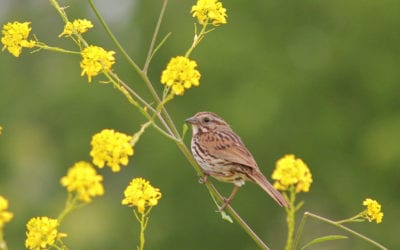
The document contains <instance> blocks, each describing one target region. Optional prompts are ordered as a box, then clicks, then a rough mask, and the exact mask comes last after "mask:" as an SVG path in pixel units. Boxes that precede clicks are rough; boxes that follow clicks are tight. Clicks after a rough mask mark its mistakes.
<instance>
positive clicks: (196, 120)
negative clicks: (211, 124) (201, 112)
mask: <svg viewBox="0 0 400 250" xmlns="http://www.w3.org/2000/svg"><path fill="white" fill-rule="evenodd" d="M198 121H199V120H198V119H197V118H196V117H190V118H188V119H186V120H185V122H187V123H189V124H197V123H198Z"/></svg>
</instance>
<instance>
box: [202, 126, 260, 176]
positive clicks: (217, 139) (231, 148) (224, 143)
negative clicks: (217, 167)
mask: <svg viewBox="0 0 400 250" xmlns="http://www.w3.org/2000/svg"><path fill="white" fill-rule="evenodd" d="M225 135H228V136H221V134H216V133H215V134H213V136H210V135H209V134H208V135H207V134H201V135H200V138H199V140H198V142H199V143H201V144H203V145H204V144H207V147H204V146H203V148H207V150H208V153H209V154H210V155H211V156H213V157H215V158H218V159H223V160H227V161H231V162H234V163H237V164H241V165H244V166H248V167H250V168H252V169H258V166H257V163H256V161H255V160H254V157H253V156H252V155H251V153H250V152H249V150H248V149H247V148H246V146H245V145H244V144H243V142H242V140H241V139H240V138H239V137H238V136H237V135H235V134H234V133H233V132H232V131H225Z"/></svg>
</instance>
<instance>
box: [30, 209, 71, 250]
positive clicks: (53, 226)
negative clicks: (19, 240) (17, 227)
mask: <svg viewBox="0 0 400 250" xmlns="http://www.w3.org/2000/svg"><path fill="white" fill-rule="evenodd" d="M58 226H59V223H58V221H57V220H55V219H50V218H48V217H36V218H32V219H30V220H29V222H28V223H27V224H26V227H27V232H26V241H25V246H26V248H28V249H34V250H38V249H44V248H48V247H50V246H53V245H55V242H56V239H59V238H61V237H65V236H66V235H65V234H63V233H58Z"/></svg>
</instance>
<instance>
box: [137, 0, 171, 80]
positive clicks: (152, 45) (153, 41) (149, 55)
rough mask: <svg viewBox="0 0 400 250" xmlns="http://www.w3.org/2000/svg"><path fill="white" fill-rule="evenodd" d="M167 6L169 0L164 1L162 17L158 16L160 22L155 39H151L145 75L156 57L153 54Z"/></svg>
mask: <svg viewBox="0 0 400 250" xmlns="http://www.w3.org/2000/svg"><path fill="white" fill-rule="evenodd" d="M167 5H168V0H164V1H163V5H162V7H161V12H160V15H159V16H158V21H157V25H156V28H155V30H154V33H153V38H152V39H151V43H150V47H149V51H148V52H147V57H146V62H145V63H144V67H143V73H145V74H147V70H148V69H149V65H150V61H151V59H152V57H153V55H154V54H153V51H154V45H155V43H156V40H157V35H158V33H159V30H160V27H161V23H162V19H163V17H164V13H165V10H166V8H167Z"/></svg>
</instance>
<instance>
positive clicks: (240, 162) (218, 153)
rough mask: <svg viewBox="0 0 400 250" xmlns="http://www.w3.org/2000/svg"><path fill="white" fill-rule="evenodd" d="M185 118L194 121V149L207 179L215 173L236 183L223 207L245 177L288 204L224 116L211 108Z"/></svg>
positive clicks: (282, 203) (223, 206)
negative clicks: (215, 112)
mask: <svg viewBox="0 0 400 250" xmlns="http://www.w3.org/2000/svg"><path fill="white" fill-rule="evenodd" d="M186 122H187V123H190V124H191V125H192V130H193V137H192V142H191V150H192V154H193V156H194V158H195V159H196V161H197V163H198V164H199V165H200V167H201V168H202V169H203V172H204V174H205V180H204V181H207V177H208V176H212V177H214V178H215V179H217V180H219V181H224V182H231V183H233V184H234V185H235V186H234V188H233V190H232V193H231V195H230V196H229V198H228V199H226V200H225V203H224V204H223V205H222V206H221V208H220V210H221V211H222V210H223V209H225V207H226V206H227V205H228V204H229V203H230V202H231V201H232V199H233V197H234V196H235V194H236V192H237V191H238V190H239V187H241V186H242V185H243V184H244V183H245V181H253V182H255V183H257V184H258V185H259V186H260V187H261V188H262V189H263V190H264V191H265V192H267V193H268V194H269V195H270V196H271V197H272V198H273V199H274V200H275V201H276V202H277V203H278V204H279V205H280V206H285V207H286V206H287V205H288V202H287V201H286V199H285V198H284V197H283V196H282V194H281V193H280V192H278V191H277V190H276V189H275V188H274V187H273V186H272V185H271V183H269V182H268V180H267V179H266V178H265V176H264V175H263V174H262V173H261V171H260V169H259V168H258V166H257V163H256V161H255V160H254V158H253V156H252V155H251V153H250V152H249V150H248V149H247V148H246V146H245V145H244V144H243V142H242V140H241V139H240V137H239V136H238V135H236V134H235V132H233V131H232V129H231V128H230V126H229V125H228V123H226V122H225V121H224V120H223V119H222V118H221V117H219V116H217V115H216V114H214V113H211V112H199V113H197V114H195V115H194V116H193V117H191V118H189V119H187V120H186Z"/></svg>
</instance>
